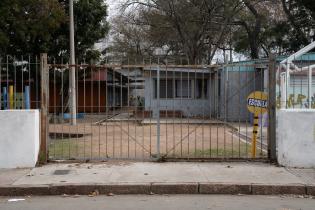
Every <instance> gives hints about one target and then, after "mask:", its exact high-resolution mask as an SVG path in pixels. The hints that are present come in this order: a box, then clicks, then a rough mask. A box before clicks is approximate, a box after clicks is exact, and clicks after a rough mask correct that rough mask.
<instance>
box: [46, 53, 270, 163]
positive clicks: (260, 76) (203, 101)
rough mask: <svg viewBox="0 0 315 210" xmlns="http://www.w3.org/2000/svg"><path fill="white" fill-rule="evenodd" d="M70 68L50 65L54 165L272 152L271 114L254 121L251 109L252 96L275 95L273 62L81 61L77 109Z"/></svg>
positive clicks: (50, 146)
mask: <svg viewBox="0 0 315 210" xmlns="http://www.w3.org/2000/svg"><path fill="white" fill-rule="evenodd" d="M70 67H71V66H69V65H67V64H62V63H61V64H57V62H56V61H55V60H50V64H48V68H49V70H48V71H49V74H48V75H47V76H48V77H49V79H48V81H49V82H47V89H49V91H48V92H49V94H48V95H49V97H48V110H47V115H48V121H49V125H48V133H49V141H48V152H49V159H50V160H59V159H61V160H108V159H128V160H171V159H173V160H174V159H185V160H189V159H190V160H196V159H200V160H206V159H219V160H221V159H224V160H227V159H230V160H231V159H246V160H248V159H266V158H267V157H268V154H269V153H270V149H269V148H270V147H268V114H262V115H259V117H258V119H254V116H253V115H252V114H251V113H250V112H249V111H248V110H247V97H248V95H249V94H250V93H251V92H253V91H262V92H268V89H269V86H270V84H269V83H268V77H269V76H270V74H268V72H269V71H268V70H269V69H270V64H269V63H268V61H261V62H259V63H258V62H256V61H248V62H238V63H233V64H225V65H183V64H180V65H178V64H171V63H170V62H168V61H167V60H163V62H162V61H160V60H159V59H156V60H154V59H152V58H150V59H143V61H142V62H141V64H138V63H137V62H133V63H132V64H131V62H129V59H125V60H121V62H111V61H107V62H106V63H105V64H102V65H91V64H84V63H83V64H77V65H75V66H74V67H75V75H76V80H75V100H76V105H75V107H73V106H71V103H70V101H71V100H70V98H71V94H70V92H71V91H69V88H70V85H69V71H70ZM72 67H73V66H72ZM72 96H73V95H72ZM269 116H270V114H269ZM73 118H75V119H76V120H75V121H76V122H75V123H74V121H73V120H72V119H73ZM271 120H273V119H269V124H270V123H271ZM257 122H258V123H257ZM253 125H255V126H256V127H258V129H257V128H256V129H257V132H256V133H255V132H254V133H255V134H257V144H256V147H255V148H256V150H257V153H256V155H255V156H253V155H252V153H251V151H252V136H253V129H254V127H253ZM269 127H270V126H269ZM269 146H270V145H269ZM268 151H269V152H268Z"/></svg>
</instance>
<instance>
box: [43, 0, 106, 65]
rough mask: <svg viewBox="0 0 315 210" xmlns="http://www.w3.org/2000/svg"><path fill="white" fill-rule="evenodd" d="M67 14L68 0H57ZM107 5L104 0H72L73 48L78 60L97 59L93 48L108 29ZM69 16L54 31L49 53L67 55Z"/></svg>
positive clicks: (98, 54)
mask: <svg viewBox="0 0 315 210" xmlns="http://www.w3.org/2000/svg"><path fill="white" fill-rule="evenodd" d="M59 2H60V4H61V5H62V6H63V8H64V11H65V13H66V15H68V11H69V9H68V8H69V7H68V0H59ZM107 15H108V14H107V5H106V4H105V1H104V0H78V1H75V2H74V24H75V50H76V57H77V59H78V60H80V61H83V60H85V61H90V60H95V59H98V58H99V56H100V53H99V52H98V51H97V50H94V49H93V46H94V44H95V43H97V42H99V41H100V40H101V39H104V38H105V37H106V36H107V34H108V31H109V24H108V22H107ZM68 19H69V18H67V21H65V22H64V23H63V24H62V25H61V27H59V29H58V30H57V31H56V33H54V40H53V42H52V45H51V48H50V51H49V52H50V53H51V54H53V55H60V56H61V57H64V58H65V59H67V58H68V57H69V21H68Z"/></svg>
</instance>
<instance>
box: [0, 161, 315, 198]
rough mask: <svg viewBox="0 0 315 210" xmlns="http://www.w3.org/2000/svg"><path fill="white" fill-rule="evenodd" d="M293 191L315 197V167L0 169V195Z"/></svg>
mask: <svg viewBox="0 0 315 210" xmlns="http://www.w3.org/2000/svg"><path fill="white" fill-rule="evenodd" d="M93 192H94V195H95V194H96V195H97V194H112V193H113V194H198V193H199V194H260V195H266V194H267V195H269V194H297V195H304V194H308V195H313V196H315V169H286V168H281V167H276V166H274V165H270V164H264V163H246V162H241V163H226V162H224V163H191V162H189V163H181V162H178V163H151V162H116V161H114V162H105V163H89V164H86V163H85V164H81V163H73V164H48V165H45V166H43V167H38V168H34V169H12V170H4V169H0V196H24V195H63V194H72V195H74V194H82V195H88V194H91V193H92V194H93Z"/></svg>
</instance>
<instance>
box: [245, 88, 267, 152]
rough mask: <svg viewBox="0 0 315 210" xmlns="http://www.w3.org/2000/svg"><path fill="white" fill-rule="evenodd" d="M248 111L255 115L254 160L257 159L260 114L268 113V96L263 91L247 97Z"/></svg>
mask: <svg viewBox="0 0 315 210" xmlns="http://www.w3.org/2000/svg"><path fill="white" fill-rule="evenodd" d="M247 109H248V111H250V112H251V113H253V114H254V124H253V138H252V158H255V157H256V142H257V134H258V127H259V114H263V113H265V112H267V111H268V96H267V95H266V93H264V92H261V91H255V92H252V93H251V94H249V96H248V97H247Z"/></svg>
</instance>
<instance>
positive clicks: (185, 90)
mask: <svg viewBox="0 0 315 210" xmlns="http://www.w3.org/2000/svg"><path fill="white" fill-rule="evenodd" d="M191 83H192V82H191V80H187V79H186V80H185V79H184V80H176V81H175V85H176V98H191V92H192V91H191V87H192V86H191Z"/></svg>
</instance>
